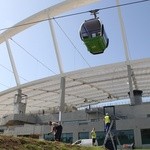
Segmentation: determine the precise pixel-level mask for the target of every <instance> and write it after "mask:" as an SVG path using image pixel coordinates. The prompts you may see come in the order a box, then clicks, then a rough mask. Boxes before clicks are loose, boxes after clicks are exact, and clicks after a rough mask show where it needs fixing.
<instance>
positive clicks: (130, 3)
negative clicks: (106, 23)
mask: <svg viewBox="0 0 150 150" xmlns="http://www.w3.org/2000/svg"><path fill="white" fill-rule="evenodd" d="M148 1H150V0H140V1H136V2H129V3H124V4H120V5H113V6H108V7H104V8H99V9H96V10H98V11H99V10H106V9H112V8H116V7H123V6H128V5H133V4H139V3H144V2H148ZM89 12H90V11H84V12H79V13H73V14H68V15H63V16H58V17H55V19H59V18H64V17H70V16H75V15H80V14H84V13H89ZM51 19H54V17H53V18H48V19H43V20H39V21H34V22H29V23H25V24H20V25H15V26H12V27H8V28H2V29H0V31H2V30H7V29H11V28H17V27H21V26H25V25H30V24H36V23H40V22H44V21H48V20H51Z"/></svg>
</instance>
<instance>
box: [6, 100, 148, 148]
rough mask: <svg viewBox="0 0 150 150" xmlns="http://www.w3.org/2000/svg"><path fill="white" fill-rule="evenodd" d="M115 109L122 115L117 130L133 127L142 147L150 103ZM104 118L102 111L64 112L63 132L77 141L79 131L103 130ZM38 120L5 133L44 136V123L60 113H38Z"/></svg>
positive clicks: (10, 128)
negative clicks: (33, 123) (142, 135)
mask: <svg viewBox="0 0 150 150" xmlns="http://www.w3.org/2000/svg"><path fill="white" fill-rule="evenodd" d="M115 111H116V115H117V116H119V117H120V119H119V120H116V128H117V130H129V129H133V130H134V139H135V145H136V146H137V147H141V146H142V141H141V132H140V130H141V129H146V128H150V117H147V115H148V114H150V103H145V104H142V105H135V106H129V105H124V106H116V107H115ZM102 118H103V115H102V113H101V112H100V113H99V112H96V111H92V112H91V113H86V111H85V110H81V111H75V112H66V113H63V114H62V121H63V124H62V125H63V133H73V140H74V141H76V140H77V139H78V133H79V132H90V131H91V130H92V128H93V127H95V129H96V131H103V130H104V123H103V119H102ZM122 118H123V119H122ZM37 120H39V124H38V122H37V124H36V125H29V124H24V125H23V126H14V127H8V128H7V130H5V132H4V133H5V134H12V135H30V134H38V135H40V137H42V135H43V134H46V133H49V131H50V127H49V125H44V123H46V122H49V121H50V120H51V121H58V113H57V114H43V115H38V119H37ZM37 120H36V121H37ZM41 123H43V125H41Z"/></svg>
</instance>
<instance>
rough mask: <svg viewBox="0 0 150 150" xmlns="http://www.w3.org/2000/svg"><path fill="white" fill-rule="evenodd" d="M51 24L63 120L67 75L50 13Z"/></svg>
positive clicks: (60, 117)
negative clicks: (59, 76) (58, 73)
mask: <svg viewBox="0 0 150 150" xmlns="http://www.w3.org/2000/svg"><path fill="white" fill-rule="evenodd" d="M48 18H49V26H50V30H51V34H52V39H53V43H54V48H55V53H56V57H57V62H58V66H59V71H60V74H61V80H60V105H59V122H61V121H62V112H63V111H64V103H65V77H64V76H63V73H64V71H63V66H62V60H61V56H60V52H59V47H58V43H57V39H56V34H55V31H54V26H53V22H52V20H51V19H50V17H49V15H48Z"/></svg>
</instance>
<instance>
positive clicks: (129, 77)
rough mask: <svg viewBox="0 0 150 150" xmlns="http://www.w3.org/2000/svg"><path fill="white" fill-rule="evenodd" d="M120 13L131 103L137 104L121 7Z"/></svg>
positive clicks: (117, 1) (117, 0)
mask: <svg viewBox="0 0 150 150" xmlns="http://www.w3.org/2000/svg"><path fill="white" fill-rule="evenodd" d="M116 3H117V5H119V0H116ZM118 15H119V21H120V27H121V33H122V39H123V44H124V50H125V56H126V63H127V71H128V81H129V90H130V94H129V97H130V104H131V105H134V104H135V99H134V94H133V85H132V70H131V65H130V59H129V54H128V46H127V37H126V34H125V27H124V22H123V19H122V15H121V8H120V7H118Z"/></svg>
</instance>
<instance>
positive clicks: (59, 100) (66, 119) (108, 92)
mask: <svg viewBox="0 0 150 150" xmlns="http://www.w3.org/2000/svg"><path fill="white" fill-rule="evenodd" d="M96 1H97V0H92V1H91V0H86V1H85V0H76V1H74V0H66V1H64V2H62V3H59V4H57V5H54V6H51V7H49V8H47V9H46V10H42V11H41V12H39V13H37V14H34V15H33V16H30V17H29V18H26V19H25V20H23V21H21V22H19V23H18V24H16V25H15V26H20V27H17V28H15V27H14V28H10V29H8V30H6V31H5V32H3V33H1V34H0V43H3V42H6V45H7V49H8V52H9V55H10V60H11V64H12V68H13V72H14V76H15V79H16V86H15V87H13V88H10V89H7V90H5V91H2V92H0V110H1V111H0V117H1V126H0V131H1V134H5V135H14V136H25V137H33V138H38V139H45V140H53V135H52V134H50V135H49V134H48V133H49V131H50V127H49V125H48V122H49V121H60V122H61V123H62V125H63V134H62V141H63V142H66V143H73V142H74V141H76V140H78V139H82V138H90V131H91V130H92V128H93V127H95V129H96V133H97V140H98V143H99V145H103V141H104V138H105V133H104V122H103V117H104V114H105V112H106V111H107V112H108V113H109V114H110V115H111V116H112V118H114V119H115V122H116V124H115V125H116V131H117V136H118V138H119V140H120V142H121V144H131V143H134V144H135V147H149V146H150V138H149V137H150V126H149V125H150V109H149V108H150V103H149V102H145V98H148V97H149V96H150V88H149V87H150V58H146V59H139V60H132V61H131V60H130V61H129V60H128V59H127V61H124V62H119V63H114V64H108V65H103V66H98V67H91V68H88V69H82V70H77V71H73V72H68V73H64V72H62V71H61V63H60V60H59V55H57V59H58V64H59V67H60V72H61V73H60V74H59V75H55V76H50V77H46V78H42V79H39V80H36V81H32V82H28V83H25V84H20V81H19V77H18V74H17V68H16V66H15V63H14V60H13V56H12V54H11V47H10V44H9V39H10V38H12V37H13V36H14V35H16V34H18V33H20V32H22V31H23V30H25V29H27V28H30V27H31V26H33V25H34V24H30V22H35V24H36V23H37V22H38V21H39V20H44V19H49V18H52V17H54V16H57V15H60V14H61V13H63V12H66V11H68V10H71V9H75V8H78V7H80V6H84V5H88V4H90V3H94V2H96ZM48 21H50V20H48ZM22 24H26V25H25V26H21V25H22ZM50 28H51V21H50ZM53 32H54V31H53V29H52V33H53ZM53 36H54V37H53V40H54V41H55V40H56V37H55V34H53ZM54 44H56V42H54ZM55 48H56V53H57V54H58V53H59V50H58V49H57V46H55ZM127 83H128V84H127ZM127 99H128V102H126V100H127ZM120 101H123V102H122V103H120V105H118V103H119V102H120Z"/></svg>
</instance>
